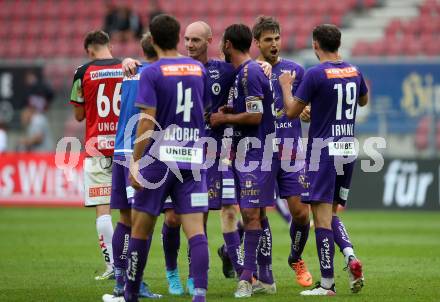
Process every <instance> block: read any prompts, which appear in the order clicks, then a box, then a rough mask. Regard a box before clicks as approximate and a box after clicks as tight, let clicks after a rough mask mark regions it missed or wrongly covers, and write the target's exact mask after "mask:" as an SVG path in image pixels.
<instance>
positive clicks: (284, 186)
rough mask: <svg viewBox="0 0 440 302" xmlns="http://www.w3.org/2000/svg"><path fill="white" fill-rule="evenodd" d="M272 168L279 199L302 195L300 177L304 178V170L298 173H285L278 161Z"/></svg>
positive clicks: (302, 189)
mask: <svg viewBox="0 0 440 302" xmlns="http://www.w3.org/2000/svg"><path fill="white" fill-rule="evenodd" d="M272 167H273V171H274V173H275V177H276V179H275V180H276V184H277V188H278V196H279V197H280V198H282V199H287V198H288V197H291V196H301V194H302V193H304V187H303V185H302V183H301V182H300V179H301V177H304V168H302V169H301V170H299V171H298V172H286V171H285V170H284V169H283V168H282V167H281V161H280V160H275V162H274V163H273V166H272Z"/></svg>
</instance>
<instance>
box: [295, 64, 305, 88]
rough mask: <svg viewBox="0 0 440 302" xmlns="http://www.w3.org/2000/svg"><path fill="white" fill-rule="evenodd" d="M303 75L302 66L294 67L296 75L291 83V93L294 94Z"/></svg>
mask: <svg viewBox="0 0 440 302" xmlns="http://www.w3.org/2000/svg"><path fill="white" fill-rule="evenodd" d="M303 77H304V68H303V67H302V66H299V65H298V67H297V68H296V77H295V81H294V82H293V85H292V95H295V92H296V90H297V89H298V87H299V85H300V84H301V82H302V80H303Z"/></svg>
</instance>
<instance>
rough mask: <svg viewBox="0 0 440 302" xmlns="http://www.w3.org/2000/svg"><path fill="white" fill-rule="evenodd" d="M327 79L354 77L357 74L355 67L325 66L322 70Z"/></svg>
mask: <svg viewBox="0 0 440 302" xmlns="http://www.w3.org/2000/svg"><path fill="white" fill-rule="evenodd" d="M324 71H325V74H326V75H327V79H342V78H354V77H357V76H358V75H359V73H358V71H357V69H356V68H355V67H353V66H350V67H345V68H327V69H325V70H324Z"/></svg>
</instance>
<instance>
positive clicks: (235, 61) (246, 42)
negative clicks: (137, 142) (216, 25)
mask: <svg viewBox="0 0 440 302" xmlns="http://www.w3.org/2000/svg"><path fill="white" fill-rule="evenodd" d="M251 44H252V32H251V30H250V28H249V27H247V26H246V25H243V24H233V25H231V26H229V27H228V28H226V30H225V33H224V35H223V39H222V50H223V53H224V55H225V60H226V62H231V63H232V65H233V66H234V67H235V68H236V72H237V75H236V77H235V82H234V84H233V86H232V87H231V90H230V92H229V99H228V104H232V108H231V107H230V106H228V107H225V106H223V107H220V108H219V112H217V113H213V114H211V118H210V121H211V126H212V127H213V128H215V127H218V126H221V125H225V124H226V125H227V124H230V125H233V126H234V137H233V147H234V152H235V159H234V174H235V180H236V184H237V198H238V201H239V205H240V210H241V215H242V217H243V222H244V230H245V231H244V260H243V271H242V273H241V275H240V281H239V283H238V287H237V291H236V292H235V297H236V298H245V297H250V296H251V295H252V279H253V273H254V272H256V271H257V264H256V263H257V248H258V246H259V244H260V240H270V236H267V234H265V236H263V229H262V226H263V227H264V225H265V223H266V224H267V223H268V221H267V217H266V213H265V209H266V207H268V206H272V205H273V199H274V194H273V193H274V189H275V188H274V175H273V173H272V171H271V165H272V157H273V150H272V139H273V136H274V132H275V127H274V116H273V113H272V108H271V107H272V103H273V93H272V89H271V85H270V81H269V79H268V78H267V77H266V76H265V75H264V73H263V70H262V69H261V67H260V66H259V65H258V63H257V62H256V61H253V60H252V59H251V56H250V53H249V49H250V47H251ZM268 141H269V142H268ZM263 144H264V146H263ZM258 145H259V146H258ZM264 246H265V247H266V249H267V250H266V251H265V253H271V249H272V242H265V244H264ZM260 263H261V262H260ZM261 264H262V263H261ZM258 272H259V273H261V274H264V276H262V275H259V276H258V278H259V279H260V280H265V282H267V284H266V285H267V287H270V292H271V293H275V292H276V286H275V282H274V280H273V276H272V268H271V265H270V264H269V263H267V264H266V265H264V266H263V267H261V269H259V270H258Z"/></svg>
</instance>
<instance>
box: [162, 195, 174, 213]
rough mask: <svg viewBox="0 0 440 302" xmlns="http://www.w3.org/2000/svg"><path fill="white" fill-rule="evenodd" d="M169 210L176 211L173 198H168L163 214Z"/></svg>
mask: <svg viewBox="0 0 440 302" xmlns="http://www.w3.org/2000/svg"><path fill="white" fill-rule="evenodd" d="M169 209H174V204H173V201H172V200H171V198H169V197H168V198H167V199H165V203H164V204H163V208H162V213H165V211H166V210H169Z"/></svg>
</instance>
